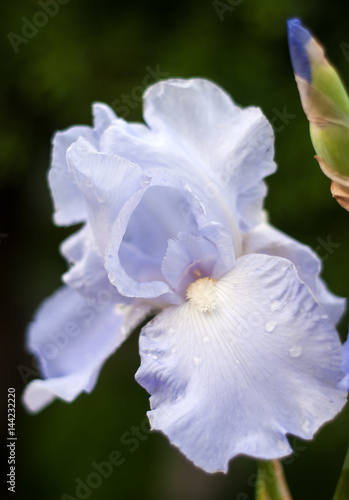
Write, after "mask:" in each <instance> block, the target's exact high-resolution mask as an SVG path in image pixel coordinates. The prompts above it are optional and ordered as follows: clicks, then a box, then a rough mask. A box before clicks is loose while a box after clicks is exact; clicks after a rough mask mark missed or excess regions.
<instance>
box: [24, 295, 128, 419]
mask: <svg viewBox="0 0 349 500" xmlns="http://www.w3.org/2000/svg"><path fill="white" fill-rule="evenodd" d="M98 299H99V300H98V302H96V303H90V302H88V301H87V300H86V299H84V298H83V297H82V296H81V295H80V294H78V293H77V292H76V291H74V290H72V289H70V288H68V287H63V288H61V289H59V290H58V291H57V292H56V293H55V294H53V295H52V296H51V297H49V298H48V299H46V300H45V302H44V303H43V304H42V305H41V307H40V308H39V310H38V312H37V314H36V316H35V318H34V321H33V322H32V323H31V325H30V327H29V331H28V349H29V350H30V352H32V353H33V354H35V356H36V357H37V359H38V361H39V365H40V369H41V372H42V374H43V377H44V380H33V381H32V382H31V383H30V384H29V385H28V386H27V387H26V389H25V392H24V396H23V398H24V403H25V405H26V406H27V408H28V409H29V410H30V411H33V412H36V411H39V410H40V409H42V408H43V407H45V406H46V405H47V404H49V403H50V402H51V401H52V400H53V399H54V398H56V397H59V398H61V399H64V400H65V401H71V400H73V399H74V398H75V397H76V396H78V394H80V393H81V392H82V391H86V392H90V391H91V390H92V389H93V387H94V385H95V383H96V380H97V377H98V374H99V372H100V370H101V368H102V365H103V363H104V361H105V360H106V359H107V358H108V357H109V356H110V355H111V354H112V353H113V352H114V351H115V350H116V349H117V348H118V347H119V345H120V344H121V343H122V342H123V341H124V340H125V338H126V336H127V335H128V334H129V330H128V329H126V330H125V328H122V325H123V315H121V314H117V312H116V310H115V298H114V296H113V293H112V292H111V291H107V290H106V291H105V293H104V295H103V296H102V295H101V296H100V297H99V298H98ZM127 321H128V322H129V320H127Z"/></svg>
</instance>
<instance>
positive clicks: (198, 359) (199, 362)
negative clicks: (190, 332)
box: [194, 356, 202, 366]
mask: <svg viewBox="0 0 349 500" xmlns="http://www.w3.org/2000/svg"><path fill="white" fill-rule="evenodd" d="M201 363H202V358H199V357H198V356H194V365H195V366H200V365H201Z"/></svg>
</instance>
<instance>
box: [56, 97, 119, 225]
mask: <svg viewBox="0 0 349 500" xmlns="http://www.w3.org/2000/svg"><path fill="white" fill-rule="evenodd" d="M93 114H94V127H93V128H91V127H82V126H80V127H71V128H68V129H67V130H64V131H63V132H57V133H56V134H55V136H54V137H53V141H52V144H53V150H52V165H51V169H50V171H49V175H48V180H49V185H50V188H51V191H52V196H53V201H54V206H55V214H54V221H55V223H56V224H57V225H62V226H69V225H71V224H77V223H79V222H84V221H85V220H86V219H87V212H86V206H85V203H84V197H83V195H82V193H81V191H80V190H79V188H78V186H76V184H75V182H74V179H72V177H71V174H70V172H69V168H68V165H67V160H66V154H67V150H68V148H69V147H70V146H71V145H72V144H73V143H74V142H75V141H77V140H78V139H79V138H80V137H84V138H85V139H86V140H88V141H89V142H90V143H91V144H93V146H94V147H96V148H97V149H98V146H99V140H100V138H101V136H102V134H103V132H104V131H105V129H107V128H108V127H109V126H110V124H111V123H112V122H113V121H114V120H115V119H116V116H115V114H114V112H113V111H112V110H111V109H110V108H109V106H107V105H105V104H101V103H96V104H94V106H93Z"/></svg>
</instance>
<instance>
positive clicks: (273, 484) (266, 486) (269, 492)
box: [256, 460, 292, 500]
mask: <svg viewBox="0 0 349 500" xmlns="http://www.w3.org/2000/svg"><path fill="white" fill-rule="evenodd" d="M256 500H292V497H291V494H290V492H289V489H288V486H287V483H286V479H285V476H284V473H283V470H282V465H281V464H280V462H279V461H278V460H267V461H265V460H260V461H258V480H257V487H256Z"/></svg>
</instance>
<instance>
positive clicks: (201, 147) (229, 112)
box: [144, 79, 276, 231]
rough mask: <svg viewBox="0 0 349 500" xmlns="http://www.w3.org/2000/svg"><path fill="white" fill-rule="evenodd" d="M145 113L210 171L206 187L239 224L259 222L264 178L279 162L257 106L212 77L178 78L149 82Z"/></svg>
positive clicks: (155, 127)
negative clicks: (239, 100) (239, 101)
mask: <svg viewBox="0 0 349 500" xmlns="http://www.w3.org/2000/svg"><path fill="white" fill-rule="evenodd" d="M144 118H145V121H146V123H147V124H148V125H149V127H150V128H151V129H152V130H153V131H154V132H156V133H157V134H158V135H163V136H165V137H166V138H168V140H169V141H172V142H173V143H175V144H176V146H177V148H180V149H182V151H183V152H184V154H185V155H186V156H187V157H188V158H190V159H191V160H192V161H193V164H194V166H193V167H192V170H194V171H195V170H196V171H200V172H201V176H202V174H205V175H206V177H207V181H208V180H209V181H210V183H208V182H207V181H206V186H202V189H203V190H206V194H207V195H208V196H210V194H211V196H215V193H217V192H218V193H219V194H220V196H223V197H224V198H225V203H227V205H228V206H229V209H230V210H231V212H232V213H233V214H234V216H235V217H236V218H237V221H238V223H239V226H240V229H242V230H243V231H245V230H246V229H247V228H249V227H251V226H253V225H254V224H256V223H258V222H260V216H261V207H262V203H263V198H264V196H265V186H264V183H263V182H262V179H263V178H264V177H265V176H267V175H270V174H271V173H273V172H274V171H275V168H276V166H275V164H274V162H273V155H274V148H273V138H274V136H273V131H272V128H271V126H270V124H269V123H268V121H267V120H266V118H265V117H264V116H263V114H262V113H261V111H260V110H259V109H258V108H252V107H251V108H246V109H242V108H240V107H238V106H237V105H236V104H235V103H234V102H233V101H232V99H231V98H230V97H229V96H228V95H227V94H226V93H225V92H224V91H223V90H222V89H220V88H219V87H218V86H217V85H215V84H214V83H212V82H210V81H207V80H203V79H190V80H179V79H177V80H168V81H164V82H159V83H157V84H155V85H152V86H151V87H149V88H148V90H147V91H146V93H145V110H144ZM196 175H197V176H198V174H196ZM199 177H200V176H199Z"/></svg>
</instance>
